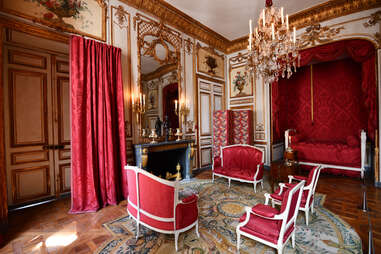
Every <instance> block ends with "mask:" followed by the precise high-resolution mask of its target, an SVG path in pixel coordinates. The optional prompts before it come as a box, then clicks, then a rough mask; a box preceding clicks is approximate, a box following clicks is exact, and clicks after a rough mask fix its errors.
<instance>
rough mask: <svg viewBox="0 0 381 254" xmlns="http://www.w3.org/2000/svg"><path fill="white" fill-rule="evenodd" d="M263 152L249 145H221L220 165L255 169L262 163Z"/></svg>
mask: <svg viewBox="0 0 381 254" xmlns="http://www.w3.org/2000/svg"><path fill="white" fill-rule="evenodd" d="M263 161H264V157H263V152H262V151H261V150H259V149H258V148H256V147H254V146H250V145H231V146H225V147H222V166H223V167H225V168H240V169H253V170H256V169H257V165H258V164H260V163H263Z"/></svg>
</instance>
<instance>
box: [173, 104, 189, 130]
mask: <svg viewBox="0 0 381 254" xmlns="http://www.w3.org/2000/svg"><path fill="white" fill-rule="evenodd" d="M189 111H190V109H189V106H188V103H187V102H186V101H185V102H181V101H180V103H178V101H177V100H175V113H176V115H177V116H178V117H179V123H180V122H181V124H183V123H185V121H186V118H187V116H188V114H189Z"/></svg>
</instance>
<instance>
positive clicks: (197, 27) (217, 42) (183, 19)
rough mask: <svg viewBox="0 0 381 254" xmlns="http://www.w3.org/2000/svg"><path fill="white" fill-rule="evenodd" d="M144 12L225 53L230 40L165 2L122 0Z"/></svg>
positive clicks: (161, 0) (159, 0) (160, 0)
mask: <svg viewBox="0 0 381 254" xmlns="http://www.w3.org/2000/svg"><path fill="white" fill-rule="evenodd" d="M120 1H121V2H124V3H126V4H128V5H130V6H132V7H134V8H136V9H138V10H140V11H142V12H145V13H148V14H150V15H153V16H154V17H156V18H158V19H159V20H160V21H162V22H164V23H167V24H169V25H170V26H172V27H174V28H176V29H178V30H180V31H182V32H184V33H186V34H188V35H190V36H193V37H194V38H196V39H198V40H200V41H203V42H205V43H207V44H209V45H210V46H213V47H215V48H217V49H219V50H221V51H225V48H226V44H227V43H229V40H228V39H226V38H225V37H223V36H222V35H220V34H218V33H216V32H214V31H213V30H211V29H210V28H208V27H207V26H205V25H203V24H201V23H200V22H198V21H197V20H195V19H193V18H192V17H190V16H188V15H186V14H185V13H183V12H181V11H179V10H178V9H176V8H175V7H173V6H172V5H170V4H168V3H166V2H164V1H163V0H120Z"/></svg>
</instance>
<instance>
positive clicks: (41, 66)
mask: <svg viewBox="0 0 381 254" xmlns="http://www.w3.org/2000/svg"><path fill="white" fill-rule="evenodd" d="M4 53H5V54H4V63H5V64H4V67H5V70H4V81H5V82H4V95H5V96H4V109H5V112H4V113H5V114H4V118H5V143H6V167H7V187H8V204H10V205H14V204H18V203H23V202H27V201H30V200H34V199H40V198H44V197H49V196H51V195H52V194H53V189H52V186H54V181H53V179H54V171H53V170H54V164H53V160H52V157H53V151H52V150H49V149H48V146H49V142H50V141H51V140H52V138H53V127H52V124H51V123H52V108H51V107H49V105H51V104H52V90H51V78H52V77H51V73H50V72H49V66H50V56H49V54H43V53H38V52H35V51H29V50H25V49H21V48H16V47H5V52H4Z"/></svg>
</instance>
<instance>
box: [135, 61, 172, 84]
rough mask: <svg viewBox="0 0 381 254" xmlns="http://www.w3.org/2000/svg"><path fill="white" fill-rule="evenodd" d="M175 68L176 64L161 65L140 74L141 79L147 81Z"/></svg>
mask: <svg viewBox="0 0 381 254" xmlns="http://www.w3.org/2000/svg"><path fill="white" fill-rule="evenodd" d="M176 68H177V64H168V65H163V66H160V67H159V68H157V69H156V70H154V71H153V72H150V73H147V74H142V81H149V80H152V79H155V78H160V77H161V76H163V75H164V74H166V73H168V72H171V71H174V70H176Z"/></svg>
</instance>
